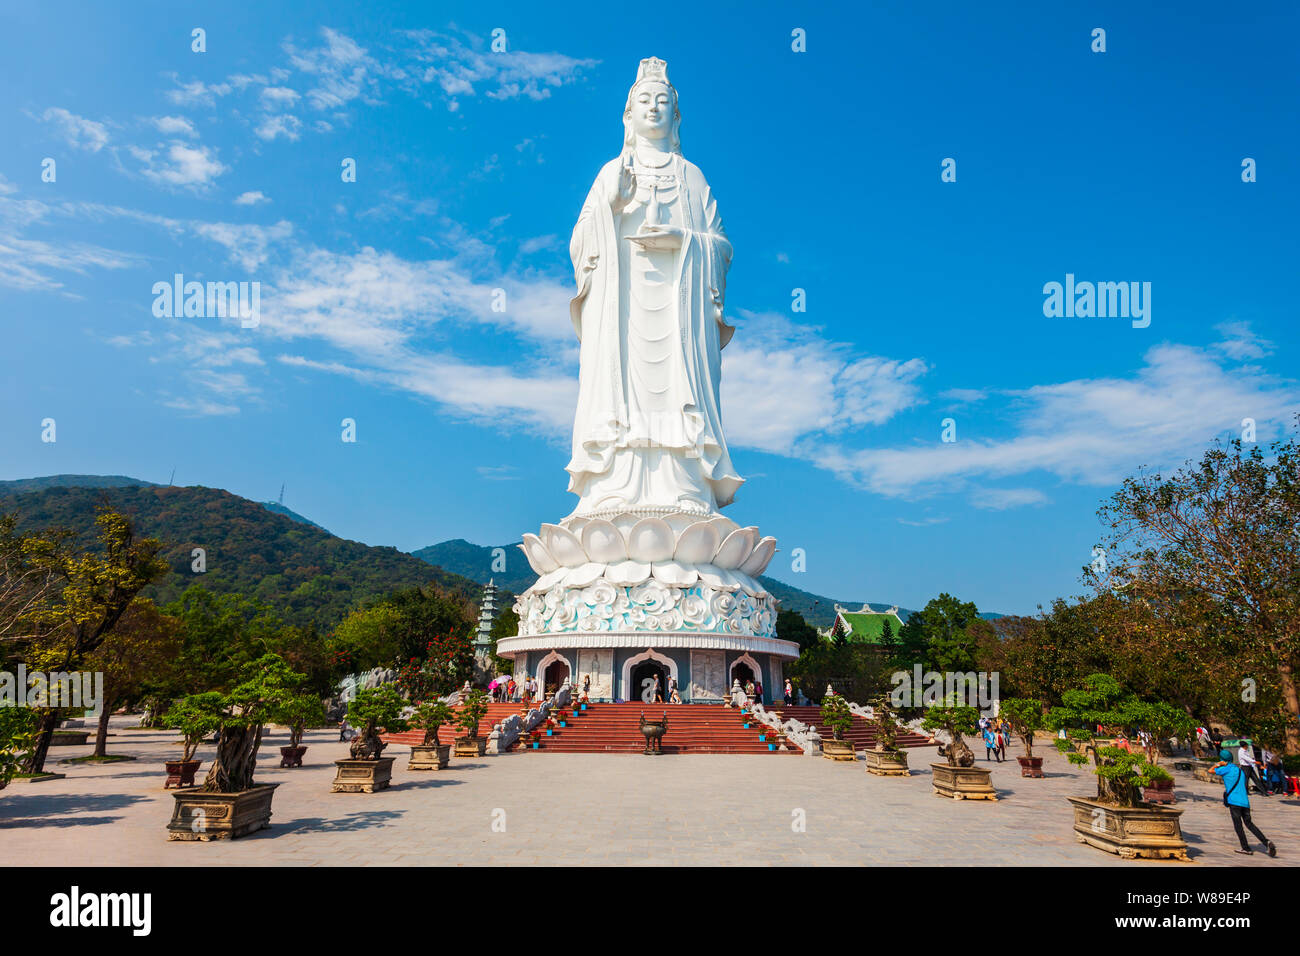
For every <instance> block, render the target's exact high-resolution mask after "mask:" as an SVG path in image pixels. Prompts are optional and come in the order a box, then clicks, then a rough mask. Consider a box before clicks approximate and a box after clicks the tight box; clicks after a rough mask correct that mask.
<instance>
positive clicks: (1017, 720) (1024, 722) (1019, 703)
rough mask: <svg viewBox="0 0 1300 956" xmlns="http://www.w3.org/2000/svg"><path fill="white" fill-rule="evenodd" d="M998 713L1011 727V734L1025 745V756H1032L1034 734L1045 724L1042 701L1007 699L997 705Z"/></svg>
mask: <svg viewBox="0 0 1300 956" xmlns="http://www.w3.org/2000/svg"><path fill="white" fill-rule="evenodd" d="M998 713H999V714H1001V715H1002V716H1003V717H1005V718H1006V721H1007V723H1009V724H1010V725H1011V732H1012V733H1014V734H1015V735H1016V736H1017V737H1019V738H1020V742H1021V743H1023V744H1024V745H1025V756H1026V757H1029V758H1030V759H1032V758H1033V756H1034V732H1035V731H1038V730H1042V729H1043V727H1044V724H1045V720H1044V715H1043V704H1042V701H1038V700H1031V699H1030V698H1027V697H1007V698H1005V699H1004V700H1003V701H1002V702H1001V703H1000V704H999V705H998Z"/></svg>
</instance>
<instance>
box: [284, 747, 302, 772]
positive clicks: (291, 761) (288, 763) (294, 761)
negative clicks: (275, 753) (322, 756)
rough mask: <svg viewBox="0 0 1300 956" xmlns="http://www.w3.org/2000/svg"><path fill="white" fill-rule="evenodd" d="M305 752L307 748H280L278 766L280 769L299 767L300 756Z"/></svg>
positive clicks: (300, 764) (300, 762) (300, 763)
mask: <svg viewBox="0 0 1300 956" xmlns="http://www.w3.org/2000/svg"><path fill="white" fill-rule="evenodd" d="M306 752H307V748H306V747H303V746H298V747H281V748H280V766H281V767H301V766H302V755H303V754H305V753H306Z"/></svg>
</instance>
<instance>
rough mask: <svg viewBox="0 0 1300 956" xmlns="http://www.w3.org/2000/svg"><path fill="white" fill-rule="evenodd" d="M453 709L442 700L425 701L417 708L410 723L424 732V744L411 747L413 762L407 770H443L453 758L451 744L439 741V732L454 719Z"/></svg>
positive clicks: (408, 765)
mask: <svg viewBox="0 0 1300 956" xmlns="http://www.w3.org/2000/svg"><path fill="white" fill-rule="evenodd" d="M454 716H455V715H454V714H453V713H452V711H451V708H450V707H448V706H447V705H446V704H445V703H443V702H442V701H440V700H433V701H425V702H424V703H422V704H420V705H419V706H418V707H416V708H415V714H414V715H412V717H411V719H410V720H409V721H408V723H409V724H410V725H411V726H412V727H414V728H415V729H416V730H423V731H424V743H420V744H413V745H412V746H411V762H410V763H409V764H407V767H406V769H407V770H442V769H443V768H444V767H446V766H447V761H448V759H449V758H450V757H451V744H444V743H442V742H441V741H440V740H439V739H438V730H439V729H440V728H441V727H442V726H443V725H444V724H450V723H451V722H452V719H453V718H454Z"/></svg>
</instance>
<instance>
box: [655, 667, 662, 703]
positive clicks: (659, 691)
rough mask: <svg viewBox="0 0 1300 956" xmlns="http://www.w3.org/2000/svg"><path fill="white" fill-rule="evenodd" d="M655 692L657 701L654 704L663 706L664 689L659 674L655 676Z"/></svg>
mask: <svg viewBox="0 0 1300 956" xmlns="http://www.w3.org/2000/svg"><path fill="white" fill-rule="evenodd" d="M654 691H655V700H654V702H655V703H656V704H662V703H663V702H664V691H663V688H662V687H660V686H659V675H658V674H655V687H654Z"/></svg>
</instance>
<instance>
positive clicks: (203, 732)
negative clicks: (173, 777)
mask: <svg viewBox="0 0 1300 956" xmlns="http://www.w3.org/2000/svg"><path fill="white" fill-rule="evenodd" d="M225 708H226V698H225V696H224V695H223V694H219V693H217V692H216V691H215V690H210V691H205V692H203V693H202V694H191V695H190V696H189V697H185V698H182V699H181V700H178V701H177V702H176V703H175V704H173V705H172V706H171V708H170V709H169V710H168V711H167V713H165V714H163V715H162V723H163V726H164V727H167V728H168V729H170V730H179V731H180V732H181V748H182V749H181V760H182V761H184V762H189V761H191V760H193V759H194V755H195V754H196V753H197V752H198V749H199V744H201V743H203V741H204V739H205V738H206V737H207V736H208V734H210V733H212V732H213V731H215V730H220V729H221V722H222V719H223V717H224V713H225Z"/></svg>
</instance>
